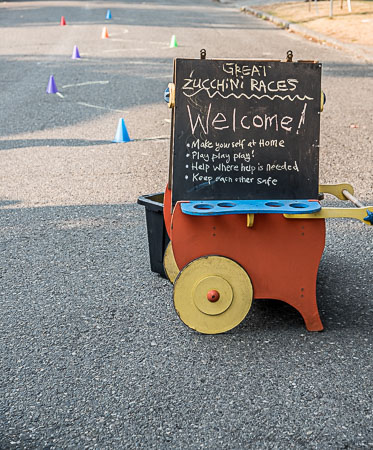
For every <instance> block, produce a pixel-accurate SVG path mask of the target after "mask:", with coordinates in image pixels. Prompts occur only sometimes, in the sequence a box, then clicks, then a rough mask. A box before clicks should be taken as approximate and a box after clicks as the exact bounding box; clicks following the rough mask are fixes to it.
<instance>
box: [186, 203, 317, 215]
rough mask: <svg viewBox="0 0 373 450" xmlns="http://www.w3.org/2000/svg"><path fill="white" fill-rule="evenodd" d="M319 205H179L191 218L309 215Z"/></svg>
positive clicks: (315, 210)
mask: <svg viewBox="0 0 373 450" xmlns="http://www.w3.org/2000/svg"><path fill="white" fill-rule="evenodd" d="M320 209H321V205H320V203H319V202H317V201H310V200H211V201H210V200H209V201H190V202H182V203H181V211H182V212H183V213H184V214H189V215H192V216H221V215H224V214H310V213H314V212H317V211H320Z"/></svg>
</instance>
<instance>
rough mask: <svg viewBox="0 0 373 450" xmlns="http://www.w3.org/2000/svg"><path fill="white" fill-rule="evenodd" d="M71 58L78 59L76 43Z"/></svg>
mask: <svg viewBox="0 0 373 450" xmlns="http://www.w3.org/2000/svg"><path fill="white" fill-rule="evenodd" d="M71 59H80V54H79V49H78V46H77V45H74V50H73V56H72V57H71Z"/></svg>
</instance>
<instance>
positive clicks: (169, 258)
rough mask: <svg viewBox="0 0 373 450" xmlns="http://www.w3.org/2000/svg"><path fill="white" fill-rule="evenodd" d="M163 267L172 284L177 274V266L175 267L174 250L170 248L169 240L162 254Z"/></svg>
mask: <svg viewBox="0 0 373 450" xmlns="http://www.w3.org/2000/svg"><path fill="white" fill-rule="evenodd" d="M163 268H164V271H165V273H166V276H167V278H168V279H169V280H170V281H171V283H172V284H174V281H175V279H176V277H177V276H178V275H179V272H180V270H179V268H178V267H177V264H176V261H175V257H174V252H173V250H172V243H171V241H170V242H169V243H168V245H167V247H166V250H165V252H164V256H163Z"/></svg>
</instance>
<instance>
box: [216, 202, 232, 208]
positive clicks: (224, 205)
mask: <svg viewBox="0 0 373 450" xmlns="http://www.w3.org/2000/svg"><path fill="white" fill-rule="evenodd" d="M218 206H220V208H233V206H236V204H235V203H229V202H223V203H218Z"/></svg>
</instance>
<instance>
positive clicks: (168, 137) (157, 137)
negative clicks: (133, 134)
mask: <svg viewBox="0 0 373 450" xmlns="http://www.w3.org/2000/svg"><path fill="white" fill-rule="evenodd" d="M164 139H170V136H155V137H148V138H143V139H133V141H134V142H143V141H161V140H164Z"/></svg>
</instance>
